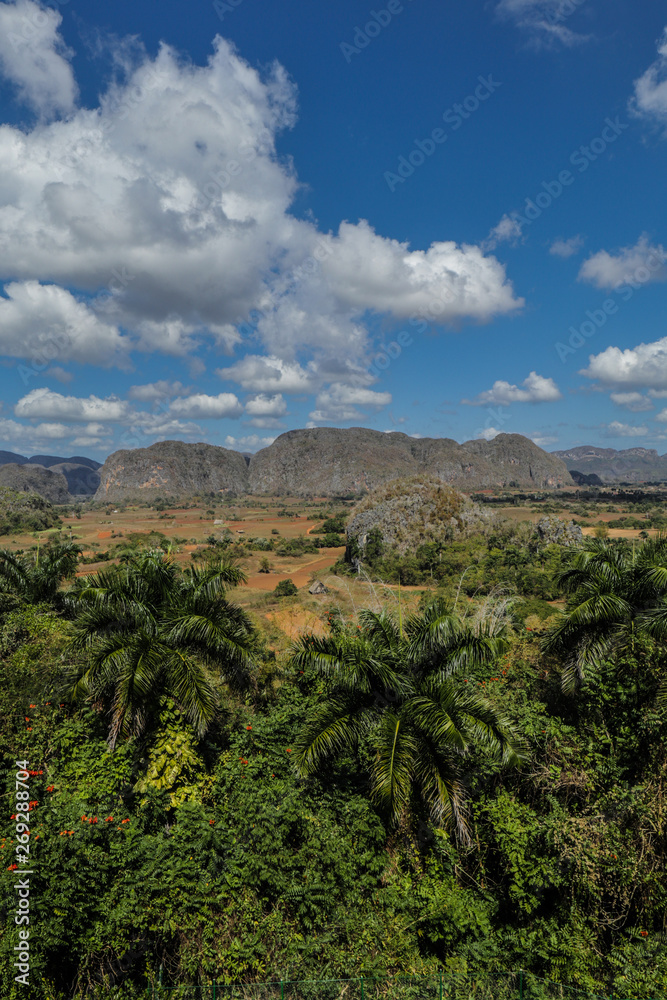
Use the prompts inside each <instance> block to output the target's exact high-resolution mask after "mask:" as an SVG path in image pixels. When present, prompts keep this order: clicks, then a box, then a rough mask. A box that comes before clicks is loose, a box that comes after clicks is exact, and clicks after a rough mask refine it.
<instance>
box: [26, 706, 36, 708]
mask: <svg viewBox="0 0 667 1000" xmlns="http://www.w3.org/2000/svg"><path fill="white" fill-rule="evenodd" d="M28 708H37V705H28Z"/></svg>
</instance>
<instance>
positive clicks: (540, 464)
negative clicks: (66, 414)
mask: <svg viewBox="0 0 667 1000" xmlns="http://www.w3.org/2000/svg"><path fill="white" fill-rule="evenodd" d="M423 475H430V476H435V477H436V478H437V479H438V480H440V481H442V482H444V483H448V484H449V485H451V486H454V487H456V488H457V489H462V490H478V489H488V488H493V487H503V486H509V485H515V486H517V487H519V488H524V489H541V488H543V487H555V486H559V485H572V479H571V478H570V475H569V473H568V471H567V469H566V467H565V465H564V464H563V462H562V461H561V460H560V459H559V458H556V457H554V456H553V455H549V454H548V453H547V452H544V451H542V449H541V448H538V447H537V445H536V444H534V443H533V442H532V441H530V440H529V439H528V438H524V437H522V436H521V435H519V434H500V435H498V437H497V438H495V439H494V440H493V441H468V442H466V443H465V444H462V445H461V444H458V443H457V442H456V441H453V440H451V439H450V438H411V437H409V436H408V435H407V434H400V433H392V434H383V433H382V432H381V431H374V430H369V429H368V428H364V427H351V428H348V429H343V430H341V429H337V428H333V427H319V428H313V429H308V430H295V431H288V432H287V433H286V434H281V435H280V437H278V438H276V440H275V441H274V442H273V444H271V445H269V447H268V448H264V449H262V450H261V451H259V452H257V454H256V455H252V456H250V460H249V462H246V459H245V457H244V456H243V455H241V454H240V453H239V452H235V451H229V450H228V449H226V448H219V447H216V446H214V445H207V444H184V443H183V442H180V441H163V442H160V443H157V444H154V445H151V446H150V447H149V448H139V449H136V450H133V451H118V452H114V454H113V455H110V456H109V458H108V459H107V461H106V462H105V463H104V466H103V467H102V468H101V469H100V487H99V489H98V491H97V494H96V498H97V499H98V500H109V501H111V502H116V501H118V500H126V499H132V498H134V499H136V498H140V497H147V498H150V497H155V496H165V497H168V496H169V497H177V496H182V497H186V496H192V495H194V494H203V493H211V492H216V493H217V492H225V493H231V494H239V495H240V494H243V493H251V494H262V493H264V494H268V495H271V496H280V495H290V496H332V497H333V496H349V495H355V494H359V493H365V492H369V491H371V490H373V489H376V488H377V487H378V486H381V485H382V484H383V483H386V482H389V481H390V480H393V479H396V478H398V477H401V476H402V477H406V476H407V477H409V476H423Z"/></svg>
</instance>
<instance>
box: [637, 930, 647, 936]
mask: <svg viewBox="0 0 667 1000" xmlns="http://www.w3.org/2000/svg"><path fill="white" fill-rule="evenodd" d="M639 933H640V934H641V936H642V937H648V931H640V932H639Z"/></svg>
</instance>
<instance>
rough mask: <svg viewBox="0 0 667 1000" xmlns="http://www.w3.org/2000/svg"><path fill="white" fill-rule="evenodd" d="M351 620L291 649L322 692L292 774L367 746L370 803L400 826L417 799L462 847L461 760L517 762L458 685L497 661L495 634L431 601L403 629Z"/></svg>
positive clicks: (505, 730)
mask: <svg viewBox="0 0 667 1000" xmlns="http://www.w3.org/2000/svg"><path fill="white" fill-rule="evenodd" d="M358 620H359V625H358V626H357V628H356V629H345V628H344V627H342V626H336V625H335V623H334V627H333V629H332V632H331V634H330V635H328V636H326V637H324V638H322V637H318V636H315V635H304V636H302V637H301V639H300V640H299V641H298V642H297V643H296V644H295V647H294V650H293V657H292V659H293V663H294V665H295V666H296V667H299V668H300V669H301V670H306V669H308V668H310V669H312V670H314V671H315V672H316V673H317V674H318V675H319V676H320V677H321V678H322V681H323V682H324V685H325V688H326V690H325V691H324V692H323V693H324V694H325V697H324V698H323V700H322V701H321V703H320V704H319V705H318V706H317V707H316V709H315V710H314V712H313V713H312V715H311V717H310V718H309V719H308V720H307V722H306V725H305V726H304V729H303V731H302V733H301V734H300V737H299V739H298V740H297V743H296V747H295V750H296V753H295V758H294V759H295V764H296V767H297V769H298V771H299V772H300V773H301V774H303V775H308V774H312V773H314V772H315V771H317V770H318V769H319V768H320V767H321V765H322V764H323V763H324V762H325V761H326V760H327V759H330V758H332V757H335V756H337V755H339V754H340V753H342V752H344V751H346V750H349V749H351V748H353V747H355V746H359V744H360V742H361V741H362V740H364V739H370V744H371V747H372V750H373V756H372V763H371V765H370V771H371V774H370V777H371V795H372V797H373V799H374V800H375V801H376V802H377V803H378V804H380V805H381V806H383V807H385V808H386V809H387V811H388V812H389V814H390V815H391V818H392V820H393V821H394V822H399V821H400V820H401V819H403V818H404V817H406V815H407V814H408V813H409V811H410V807H411V805H412V800H413V797H414V796H415V794H416V793H417V792H419V793H420V794H421V797H422V799H423V800H424V802H425V803H426V805H427V806H428V808H429V811H430V815H431V818H432V819H433V821H434V822H435V823H437V824H438V825H443V826H451V827H453V828H454V829H455V831H456V833H457V834H458V836H459V837H460V838H461V840H463V841H464V842H469V834H468V827H467V821H466V816H465V794H464V786H463V782H462V778H461V769H462V764H463V763H464V761H465V759H466V757H467V756H468V755H469V752H470V751H471V750H472V749H473V748H474V747H480V748H484V749H486V750H488V751H490V752H491V754H492V755H493V756H495V757H496V758H498V759H500V760H501V761H502V762H503V763H507V764H509V763H517V762H518V761H519V759H520V756H521V751H520V748H519V744H518V740H517V739H516V737H515V735H514V734H513V733H512V731H511V729H510V727H509V726H508V724H507V723H506V721H505V720H504V719H503V718H502V717H501V716H500V715H499V713H498V712H497V711H496V710H495V709H494V708H493V706H492V705H491V704H490V703H489V702H488V701H487V700H486V699H484V698H483V697H481V696H480V695H478V694H477V693H473V691H472V689H471V687H468V686H467V684H466V682H465V680H464V679H463V678H462V677H461V676H460V675H461V674H465V673H466V672H468V671H474V670H475V669H477V668H479V667H485V666H488V665H489V664H491V663H493V662H494V661H495V660H496V659H497V657H498V656H499V655H500V654H501V653H502V652H503V651H504V649H505V648H506V647H507V640H506V637H505V634H504V633H505V627H504V626H497V625H494V626H493V627H489V626H486V625H484V624H481V625H479V626H478V627H471V626H470V625H466V624H465V623H463V622H461V620H460V619H459V618H457V617H456V616H455V615H454V614H453V612H452V611H451V610H450V609H449V608H448V607H447V605H446V604H445V603H444V601H441V600H439V601H436V602H435V603H434V604H433V605H432V606H431V607H429V608H428V609H427V610H426V611H425V612H424V613H423V614H422V615H416V616H413V617H410V618H409V619H408V620H407V621H406V622H405V625H404V626H403V624H402V623H401V622H400V621H399V622H397V621H396V620H395V619H394V617H393V616H392V615H390V614H388V613H387V612H382V613H379V614H378V613H375V612H372V611H363V612H361V614H360V615H359V619H358Z"/></svg>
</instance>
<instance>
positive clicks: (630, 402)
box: [610, 392, 653, 413]
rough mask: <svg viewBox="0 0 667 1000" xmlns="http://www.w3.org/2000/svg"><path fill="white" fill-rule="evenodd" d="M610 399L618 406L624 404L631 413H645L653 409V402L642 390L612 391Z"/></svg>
mask: <svg viewBox="0 0 667 1000" xmlns="http://www.w3.org/2000/svg"><path fill="white" fill-rule="evenodd" d="M610 399H611V401H612V403H615V404H616V406H623V407H625V409H626V410H630V412H631V413H643V412H644V411H645V410H652V409H653V403H652V402H651V400H650V399H648V398H647V397H646V396H644V395H642V393H641V392H612V394H611V396H610Z"/></svg>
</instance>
